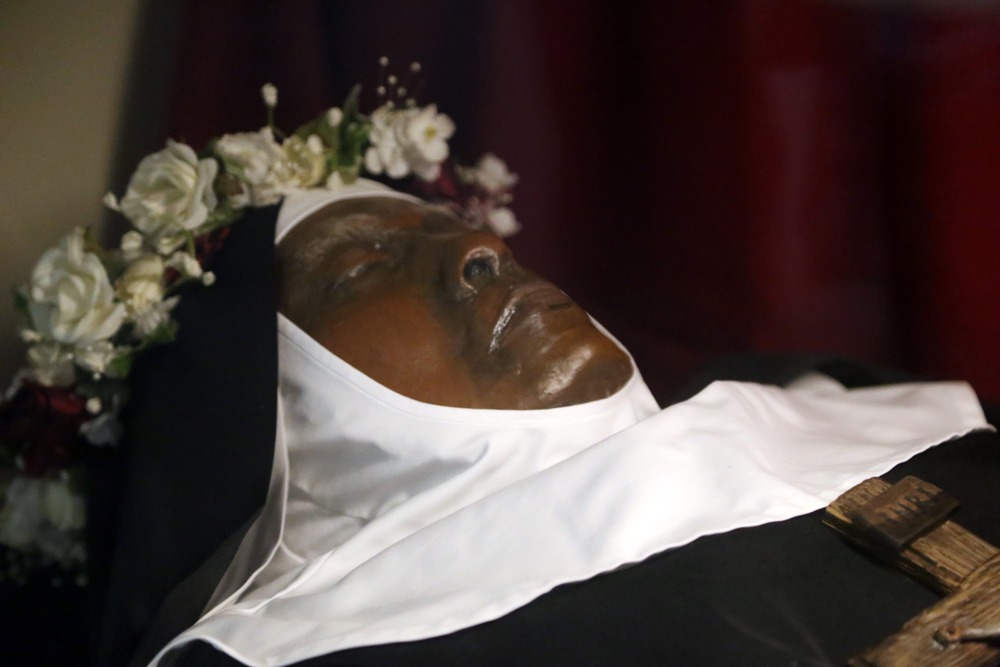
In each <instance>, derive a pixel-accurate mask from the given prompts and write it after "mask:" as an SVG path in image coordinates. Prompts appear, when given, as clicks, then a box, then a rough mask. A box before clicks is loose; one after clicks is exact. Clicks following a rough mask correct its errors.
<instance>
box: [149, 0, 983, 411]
mask: <svg viewBox="0 0 1000 667" xmlns="http://www.w3.org/2000/svg"><path fill="white" fill-rule="evenodd" d="M950 4H952V3H923V5H924V6H922V7H919V8H914V7H913V6H912V3H867V2H848V1H846V0H845V1H843V2H835V1H832V0H830V1H821V0H808V1H805V2H803V1H802V0H739V1H737V0H732V1H721V0H717V1H713V2H699V3H658V2H624V3H621V2H618V3H607V2H599V1H598V0H552V1H549V2H537V3H535V2H528V1H527V0H522V1H517V0H505V1H503V2H500V1H493V2H477V3H467V2H462V1H461V0H430V1H426V2H421V3H400V2H391V1H389V0H368V1H366V2H347V3H324V2H318V1H313V2H297V3H291V4H287V3H282V4H280V5H279V4H277V3H268V2H234V1H229V2H211V3H204V2H197V1H194V0H189V1H188V2H186V3H185V8H184V12H183V16H182V19H181V26H180V35H181V37H180V43H179V45H178V52H177V61H176V68H175V72H174V79H173V85H174V91H175V92H174V96H173V104H172V108H171V113H170V119H171V120H170V122H169V125H168V127H167V128H165V130H166V131H165V134H168V135H171V136H175V137H183V138H187V139H189V140H190V141H192V142H195V143H198V142H203V141H205V140H207V139H208V138H209V137H211V136H213V135H215V134H218V133H219V132H222V131H224V130H227V131H233V130H235V129H247V130H249V129H253V128H255V127H257V126H258V125H260V124H261V123H262V120H263V113H262V111H261V108H260V106H259V104H258V102H257V100H258V98H257V90H258V87H259V85H260V84H261V83H263V82H264V81H265V80H273V81H274V83H275V84H277V85H278V86H279V89H280V91H281V102H280V106H279V111H278V119H279V122H281V123H283V124H284V125H285V126H287V127H294V126H295V125H296V124H297V123H299V122H302V121H304V120H306V119H307V118H308V117H310V116H311V115H312V114H314V113H316V112H317V111H318V110H319V109H321V108H323V107H325V106H327V105H333V104H336V103H338V102H339V101H341V100H342V99H343V97H344V96H345V95H346V92H347V91H348V90H349V88H350V87H351V86H352V85H353V84H354V83H356V82H361V83H363V84H367V92H368V93H369V94H368V95H366V96H365V100H366V102H367V103H368V104H369V105H374V103H375V100H374V96H373V95H371V91H372V89H373V88H374V87H375V85H376V81H377V64H376V61H377V58H378V57H379V56H380V55H383V54H385V55H388V56H389V57H390V59H391V61H392V62H393V63H395V64H396V65H397V66H398V69H397V71H400V72H401V71H402V70H403V69H405V65H406V64H407V63H408V62H409V61H410V60H420V61H421V62H422V63H423V64H424V70H423V74H424V77H425V78H424V84H423V86H422V90H421V93H420V95H419V97H420V99H421V100H422V101H424V102H437V103H438V104H439V106H440V107H441V108H442V109H443V110H444V111H446V112H447V113H448V114H450V115H451V116H452V117H453V118H454V119H455V120H456V122H457V124H458V134H457V136H456V137H455V139H454V141H453V150H454V152H456V153H457V154H459V155H460V156H462V157H464V158H465V159H466V160H472V159H475V157H476V156H478V155H479V154H481V153H482V152H483V151H485V150H492V151H495V152H496V153H497V154H499V155H500V156H501V157H503V158H505V159H506V160H507V161H508V162H509V163H510V165H511V167H512V168H513V169H514V170H515V171H517V172H519V173H520V174H521V176H522V179H521V184H520V186H519V187H518V190H517V193H516V196H517V198H516V202H515V204H516V210H517V213H518V214H519V216H520V218H521V219H522V221H523V223H524V225H525V230H524V232H523V233H522V234H521V235H520V236H519V237H517V238H515V239H514V240H513V241H512V246H513V247H514V250H515V253H516V254H517V255H518V256H519V257H520V259H521V260H522V262H523V263H525V264H527V265H528V266H530V267H532V268H535V269H537V270H539V271H540V272H542V273H543V274H545V275H546V276H547V277H549V278H550V279H552V280H553V281H554V282H556V283H558V284H559V285H560V286H562V287H563V288H564V289H565V290H566V291H567V292H568V293H569V294H571V295H573V296H574V297H575V298H576V299H577V300H578V301H580V302H581V303H582V305H583V306H584V307H586V308H587V309H588V310H590V311H591V312H593V313H594V314H595V316H596V317H597V318H598V319H600V320H601V321H603V322H606V323H607V324H608V326H609V328H610V329H611V330H612V331H615V332H616V333H617V334H619V335H620V337H621V338H622V339H623V342H624V343H625V344H626V345H627V346H628V347H629V348H630V349H631V350H633V351H634V353H635V354H636V356H637V359H638V361H639V364H640V367H642V368H644V369H652V368H653V367H655V368H657V369H660V370H662V371H664V373H657V374H656V375H662V376H663V377H666V378H667V379H666V380H664V381H663V382H664V386H663V387H653V388H654V390H656V389H670V388H671V387H672V386H673V385H675V384H676V383H678V382H680V381H681V380H683V378H684V377H686V376H687V375H688V374H689V373H690V372H691V371H692V370H693V369H694V368H696V367H697V366H699V365H700V364H701V363H703V362H705V361H706V360H708V359H710V358H711V357H713V356H715V355H717V354H719V353H727V352H736V351H748V350H778V349H780V350H787V349H797V350H820V351H826V352H833V353H838V354H842V355H849V356H852V357H855V358H860V359H864V360H867V361H872V362H878V363H882V364H887V365H893V366H897V367H901V368H905V369H907V370H910V371H916V372H922V373H929V374H932V375H936V376H944V377H961V378H964V379H967V380H970V381H971V382H972V384H973V385H974V386H975V387H976V389H977V390H978V391H979V392H980V393H981V394H984V395H986V396H988V397H994V398H995V397H998V396H1000V370H998V369H1000V346H997V345H995V344H994V341H996V340H997V338H998V336H1000V309H997V308H996V307H994V306H993V303H994V298H993V296H992V294H991V290H990V288H989V286H990V285H992V284H995V283H996V281H997V279H998V277H1000V275H998V274H1000V268H998V266H1000V264H998V263H997V262H995V261H994V259H993V258H994V257H995V256H996V255H997V254H998V251H1000V225H997V224H996V222H995V220H996V218H997V214H998V213H1000V188H997V187H995V183H996V182H997V180H998V178H1000V131H998V130H1000V12H998V11H996V10H990V9H988V8H985V7H983V6H976V5H977V3H972V4H970V5H965V6H960V7H957V8H956V7H947V6H946V5H950ZM958 4H961V3H958ZM978 4H980V5H982V4H985V3H978ZM903 5H906V6H903ZM154 148H155V144H154V145H151V146H150V150H152V149H154ZM651 375H653V374H651Z"/></svg>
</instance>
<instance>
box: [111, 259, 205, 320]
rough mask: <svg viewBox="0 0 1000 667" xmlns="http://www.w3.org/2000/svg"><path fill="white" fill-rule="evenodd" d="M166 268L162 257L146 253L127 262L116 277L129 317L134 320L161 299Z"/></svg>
mask: <svg viewBox="0 0 1000 667" xmlns="http://www.w3.org/2000/svg"><path fill="white" fill-rule="evenodd" d="M196 263H197V262H196ZM166 268H167V267H166V264H165V263H164V261H163V258H162V257H160V256H159V255H153V254H147V255H143V256H141V257H139V258H138V259H137V260H135V261H134V262H132V263H131V264H129V265H128V268H126V269H125V273H123V274H122V275H121V277H120V278H118V283H117V289H118V296H119V298H120V299H121V300H122V302H123V303H124V304H125V306H126V308H128V315H129V319H131V320H133V321H134V320H135V318H136V316H137V315H139V314H140V313H144V312H146V311H148V310H150V309H151V308H154V307H155V306H156V305H157V304H159V303H160V302H161V301H163V272H164V271H165V270H166Z"/></svg>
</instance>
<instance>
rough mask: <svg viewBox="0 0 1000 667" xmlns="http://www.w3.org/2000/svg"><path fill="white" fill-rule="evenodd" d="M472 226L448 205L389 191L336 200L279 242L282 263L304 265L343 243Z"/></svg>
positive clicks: (370, 242) (366, 243)
mask: <svg viewBox="0 0 1000 667" xmlns="http://www.w3.org/2000/svg"><path fill="white" fill-rule="evenodd" d="M462 231H468V227H467V226H466V225H465V224H463V223H462V222H461V221H459V220H458V218H457V217H455V215H454V214H452V213H451V212H450V211H449V210H448V209H446V208H444V207H441V206H433V205H430V204H426V203H423V202H411V201H407V200H404V199H395V198H389V197H366V198H360V199H348V200H343V201H339V202H334V203H332V204H330V205H328V206H325V207H323V208H321V209H319V210H318V211H316V212H314V213H312V214H310V215H309V216H308V217H307V218H306V219H305V220H303V221H302V222H300V223H299V224H297V225H296V226H295V227H294V228H293V229H292V230H291V231H290V232H288V234H287V235H286V236H285V238H283V239H282V240H281V242H280V243H279V244H278V257H279V260H280V261H281V262H282V263H285V264H288V265H291V266H297V267H300V268H306V267H310V266H316V265H317V263H318V262H317V260H320V259H323V258H328V257H330V256H331V255H332V254H334V253H337V252H338V251H339V250H340V249H341V248H349V247H353V246H357V245H364V246H369V245H374V244H380V243H389V242H390V241H393V240H399V239H405V238H407V237H409V236H412V235H417V234H425V233H431V234H433V233H441V232H462Z"/></svg>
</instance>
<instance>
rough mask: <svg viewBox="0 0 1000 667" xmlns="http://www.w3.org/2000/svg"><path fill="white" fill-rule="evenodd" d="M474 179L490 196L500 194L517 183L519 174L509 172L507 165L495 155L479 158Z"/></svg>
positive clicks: (490, 154) (489, 154) (473, 174)
mask: <svg viewBox="0 0 1000 667" xmlns="http://www.w3.org/2000/svg"><path fill="white" fill-rule="evenodd" d="M471 171H472V177H473V179H474V180H475V182H476V183H478V184H479V186H480V187H481V188H483V189H484V190H486V191H487V192H489V193H490V194H499V193H501V192H503V191H505V190H508V189H510V188H511V187H513V186H514V185H515V184H516V183H517V174H512V173H511V172H510V171H508V170H507V163H506V162H504V161H503V160H501V159H500V158H498V157H497V156H496V155H494V154H493V153H487V154H486V155H484V156H483V157H481V158H479V162H478V163H477V164H476V167H475V169H473V170H471Z"/></svg>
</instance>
